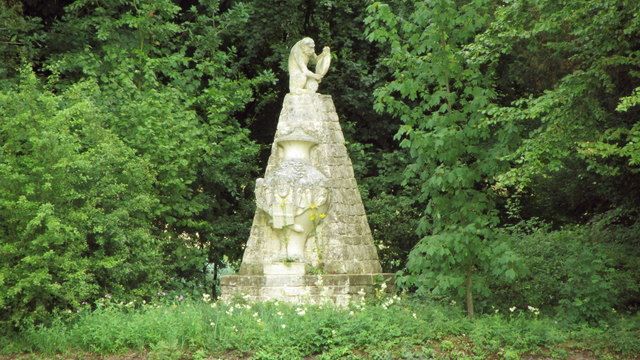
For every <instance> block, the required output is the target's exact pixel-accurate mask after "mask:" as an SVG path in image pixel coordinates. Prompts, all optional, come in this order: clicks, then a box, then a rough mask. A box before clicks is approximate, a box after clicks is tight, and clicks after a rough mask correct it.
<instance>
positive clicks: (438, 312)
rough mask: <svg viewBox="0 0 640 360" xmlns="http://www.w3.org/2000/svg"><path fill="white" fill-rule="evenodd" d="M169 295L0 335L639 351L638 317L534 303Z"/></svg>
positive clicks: (292, 355)
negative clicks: (304, 302)
mask: <svg viewBox="0 0 640 360" xmlns="http://www.w3.org/2000/svg"><path fill="white" fill-rule="evenodd" d="M208 300H209V299H206V298H205V299H204V301H203V300H184V301H179V300H176V299H171V298H169V299H167V298H165V299H162V300H161V301H160V302H158V303H152V304H149V303H147V304H140V303H135V304H134V303H128V304H122V303H120V304H114V303H113V302H111V301H109V300H108V299H102V300H101V301H100V302H99V307H98V309H96V310H95V311H92V312H91V311H80V312H79V313H76V314H73V315H70V316H73V317H74V318H75V321H74V323H73V324H74V325H73V326H69V325H67V324H66V323H65V322H64V321H59V320H56V321H54V323H53V324H52V325H51V326H48V327H34V328H28V329H27V330H25V331H24V332H22V333H21V334H20V335H19V336H18V337H15V338H13V339H7V338H2V337H0V357H2V355H7V356H11V355H13V354H16V353H24V352H33V353H36V354H42V355H43V356H45V357H47V356H62V357H64V358H77V359H82V358H86V357H87V356H100V357H108V358H110V359H111V358H114V359H120V358H122V359H125V358H132V357H143V358H148V359H158V360H166V359H175V360H178V359H210V358H223V359H256V360H289V359H290V360H297V359H303V358H317V359H324V360H330V359H352V360H356V359H373V360H377V359H385V360H386V359H407V360H409V359H439V360H449V359H456V360H472V359H487V358H490V359H494V358H499V359H507V360H518V359H528V358H549V359H567V358H575V357H581V358H584V359H592V358H594V359H595V358H597V359H634V358H635V356H636V355H637V353H638V352H639V351H640V338H639V337H637V336H636V334H637V331H640V318H639V317H638V316H637V315H636V316H635V317H621V316H619V315H618V316H614V317H611V318H610V320H609V322H608V323H607V324H603V325H601V326H588V325H583V326H574V325H571V324H568V323H558V322H557V321H555V320H554V319H553V318H549V317H545V316H543V315H540V314H537V309H528V308H512V309H513V310H509V309H502V308H501V309H497V310H498V311H497V312H493V311H492V313H491V314H486V315H480V316H478V317H477V318H476V319H475V320H473V321H471V320H469V319H468V318H467V317H466V316H465V314H464V312H463V311H461V310H462V309H460V308H459V307H455V306H451V305H447V304H442V303H438V302H433V301H430V300H427V299H412V298H403V297H398V296H395V297H393V298H389V299H386V300H382V301H380V300H381V299H378V300H375V301H373V302H362V303H360V302H358V303H356V304H353V305H352V306H351V307H349V308H343V309H339V308H335V307H331V306H329V307H322V306H295V305H287V304H283V303H275V302H266V303H258V304H246V303H243V302H238V303H221V302H218V303H212V302H208Z"/></svg>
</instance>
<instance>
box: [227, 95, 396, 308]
mask: <svg viewBox="0 0 640 360" xmlns="http://www.w3.org/2000/svg"><path fill="white" fill-rule="evenodd" d="M290 144H294V145H295V144H298V145H296V146H298V148H295V147H294V148H293V150H291V149H289V148H287V146H289V145H290ZM300 144H303V145H304V144H308V146H307V147H308V148H309V150H308V154H306V155H304V154H303V155H304V156H303V155H300V154H301V152H304V151H303V150H305V149H306V148H305V147H304V146H303V145H300ZM300 149H302V150H300ZM292 154H293V155H292ZM290 156H293V157H294V158H295V159H293V160H290V159H289V157H290ZM300 159H302V160H300ZM300 161H302V162H303V163H304V164H303V165H296V164H297V163H296V162H300ZM291 164H293V165H291ZM296 166H297V167H296ZM307 167H308V168H312V169H311V170H305V169H306V168H307ZM294 168H295V169H294ZM300 169H302V170H300ZM300 171H303V172H305V171H306V172H312V173H313V174H312V175H301V174H298V173H297V172H300ZM286 176H289V177H290V178H291V179H293V180H287V181H290V182H294V180H296V179H298V180H297V181H298V182H300V184H302V185H300V186H298V188H300V189H302V190H300V189H299V190H296V191H297V192H292V191H291V190H290V188H291V186H293V185H291V186H290V187H289V188H287V189H289V190H287V189H284V190H283V189H280V188H282V187H283V186H284V187H286V186H287V184H286V182H285V183H284V184H283V181H281V180H280V179H279V178H278V177H286ZM311 183H313V184H311ZM287 191H288V192H287ZM292 193H295V194H297V195H296V196H297V198H296V199H295V201H291V197H292V196H294V195H291V194H292ZM284 194H289V195H284ZM287 196H288V197H287ZM274 198H275V199H280V200H279V201H281V202H282V203H281V204H280V205H281V206H280V207H279V205H278V203H277V201H275V200H273V199H274ZM256 200H257V202H258V209H256V214H255V216H254V219H253V226H252V228H251V234H250V237H249V241H248V242H247V246H246V248H245V253H244V256H243V259H242V264H241V267H240V272H239V275H229V276H225V277H223V278H222V279H221V285H222V296H223V298H231V297H234V296H237V295H241V296H244V297H249V298H250V299H252V300H269V299H279V300H284V301H289V302H294V303H325V302H331V303H336V304H346V303H348V301H349V299H351V298H352V297H354V296H361V295H362V293H370V292H372V291H373V288H374V286H375V284H381V283H382V282H384V283H386V284H387V288H390V287H392V284H393V275H392V274H383V273H381V267H380V261H379V259H378V254H377V250H376V247H375V245H374V243H373V238H372V235H371V230H370V228H369V224H368V222H367V217H366V214H365V211H364V206H363V204H362V200H361V198H360V193H359V191H358V187H357V183H356V180H355V178H354V174H353V167H352V164H351V160H350V158H349V155H348V154H347V149H346V147H345V144H344V136H343V133H342V129H341V127H340V123H339V121H338V115H337V113H336V110H335V107H334V105H333V101H332V99H331V97H330V96H327V95H320V94H287V96H286V97H285V99H284V104H283V108H282V112H281V114H280V118H279V121H278V127H277V131H276V135H275V139H274V143H273V146H272V150H271V156H270V158H269V162H268V165H267V169H266V171H265V179H259V180H258V182H257V185H256ZM293 203H295V204H293ZM316 203H317V204H316ZM291 204H293V205H291ZM293 208H295V209H297V212H295V211H294V210H292V209H293ZM287 214H289V216H287ZM297 223H301V224H303V226H300V227H299V229H298V230H291V229H294V226H296V224H297ZM305 226H306V227H305ZM305 229H307V230H305ZM308 229H310V230H308ZM301 234H304V236H303V235H301ZM296 237H298V238H300V237H303V238H304V239H303V240H301V241H302V242H301V244H302V245H300V249H298V251H297V252H295V255H296V256H295V258H289V254H291V253H292V251H293V250H291V248H292V243H293V241H294V240H295V239H293V240H290V238H291V239H292V238H296ZM357 294H360V295H357Z"/></svg>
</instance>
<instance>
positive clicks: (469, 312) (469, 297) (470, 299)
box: [465, 266, 473, 319]
mask: <svg viewBox="0 0 640 360" xmlns="http://www.w3.org/2000/svg"><path fill="white" fill-rule="evenodd" d="M472 275H473V267H472V266H469V268H468V269H467V279H466V281H465V284H466V287H467V291H466V293H467V316H468V317H469V318H470V319H473V292H472V287H473V283H472V281H471V276H472Z"/></svg>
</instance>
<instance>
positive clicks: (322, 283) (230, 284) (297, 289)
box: [220, 273, 395, 306]
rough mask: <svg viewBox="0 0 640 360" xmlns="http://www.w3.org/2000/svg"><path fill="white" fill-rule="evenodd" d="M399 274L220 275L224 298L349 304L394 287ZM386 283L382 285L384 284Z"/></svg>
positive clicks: (294, 302) (295, 302)
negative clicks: (377, 291)
mask: <svg viewBox="0 0 640 360" xmlns="http://www.w3.org/2000/svg"><path fill="white" fill-rule="evenodd" d="M394 281H395V274H391V273H380V274H322V275H299V274H293V275H291V274H265V275H227V276H224V277H222V278H220V284H221V287H222V299H223V300H232V299H233V298H235V297H243V298H245V299H247V300H249V301H267V300H279V301H284V302H288V303H293V304H333V305H337V306H347V305H348V304H349V303H350V302H351V301H353V300H360V299H361V298H362V297H363V296H366V295H367V294H373V293H374V292H375V290H376V289H381V288H383V289H385V291H386V292H388V291H391V290H393V289H394V287H395V285H394ZM383 283H384V284H385V285H386V286H382V284H383Z"/></svg>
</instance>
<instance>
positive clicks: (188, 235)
mask: <svg viewBox="0 0 640 360" xmlns="http://www.w3.org/2000/svg"><path fill="white" fill-rule="evenodd" d="M65 10H66V12H65V16H64V18H63V20H62V21H60V22H58V23H57V24H55V25H54V27H53V29H52V31H51V33H50V34H49V38H48V41H49V49H48V52H49V53H50V55H49V56H48V59H47V61H46V62H45V68H46V69H47V70H49V71H51V72H52V73H53V74H54V76H55V77H57V78H58V79H60V80H59V81H57V82H56V84H57V86H58V87H62V88H64V87H66V86H67V84H70V83H73V82H75V81H78V80H79V79H95V80H96V82H97V83H98V84H99V86H100V88H101V91H102V97H101V101H103V104H104V105H105V107H107V108H108V109H109V110H110V111H109V115H110V116H109V120H108V123H107V126H108V127H109V128H110V129H112V130H113V131H114V132H115V133H117V134H118V136H119V137H120V138H121V139H122V140H123V141H124V142H125V143H126V144H127V145H129V146H130V147H132V148H133V149H135V150H136V152H137V154H139V156H141V157H142V158H144V159H146V160H148V162H149V163H150V164H151V166H152V167H153V169H154V172H155V174H156V177H155V181H154V189H155V191H156V193H157V195H158V198H159V200H160V201H159V203H158V206H157V207H156V208H155V209H154V210H153V211H154V214H155V216H156V222H155V229H154V234H155V235H156V236H158V237H161V238H164V239H165V241H163V244H164V245H163V246H164V250H165V253H166V258H165V260H166V262H167V263H168V264H171V265H172V266H174V272H173V274H174V276H173V277H174V278H175V279H177V280H179V279H186V280H193V279H195V278H198V277H202V275H203V274H204V272H206V269H207V265H208V263H214V264H215V265H216V266H221V265H222V261H223V257H224V255H228V256H229V257H230V258H231V259H236V258H238V257H239V256H240V254H241V248H240V245H241V244H242V243H243V242H244V241H245V240H246V238H247V236H248V227H249V222H248V221H249V219H251V214H250V211H251V206H250V205H249V204H250V202H251V200H250V194H251V192H250V190H251V188H252V187H251V186H249V184H250V183H251V181H252V180H253V178H255V176H254V174H255V171H256V155H257V150H258V148H257V146H256V145H255V144H254V143H253V141H251V140H250V138H249V132H248V131H247V130H246V129H243V128H242V126H241V124H240V123H239V122H238V121H237V120H236V119H235V117H234V114H235V113H236V112H238V111H240V110H241V109H243V107H244V105H245V104H246V103H247V102H248V101H250V100H251V99H252V97H253V90H252V88H253V87H255V86H257V85H258V84H260V83H263V82H268V81H271V78H272V77H271V75H270V74H269V73H261V74H258V75H256V76H255V77H254V78H253V79H251V80H250V79H247V78H245V77H243V76H241V75H240V74H239V73H238V71H237V70H236V69H235V68H234V62H235V55H234V49H233V48H230V49H223V48H222V46H223V45H222V41H221V37H222V35H223V34H224V32H225V31H229V29H232V28H234V26H237V25H238V24H242V23H243V22H244V21H246V14H245V10H244V8H243V7H242V6H240V7H237V8H234V9H231V10H228V11H227V12H225V13H223V14H222V13H220V10H219V8H218V2H216V1H204V0H203V1H199V2H197V3H193V4H192V5H190V6H188V7H185V8H182V7H180V6H179V5H178V4H176V3H174V2H172V1H169V0H163V1H137V2H122V3H120V2H113V1H104V2H98V3H97V4H96V3H95V2H93V1H74V2H73V3H72V4H71V5H69V6H67V7H66V8H65ZM69 39H71V41H70V40H69Z"/></svg>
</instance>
